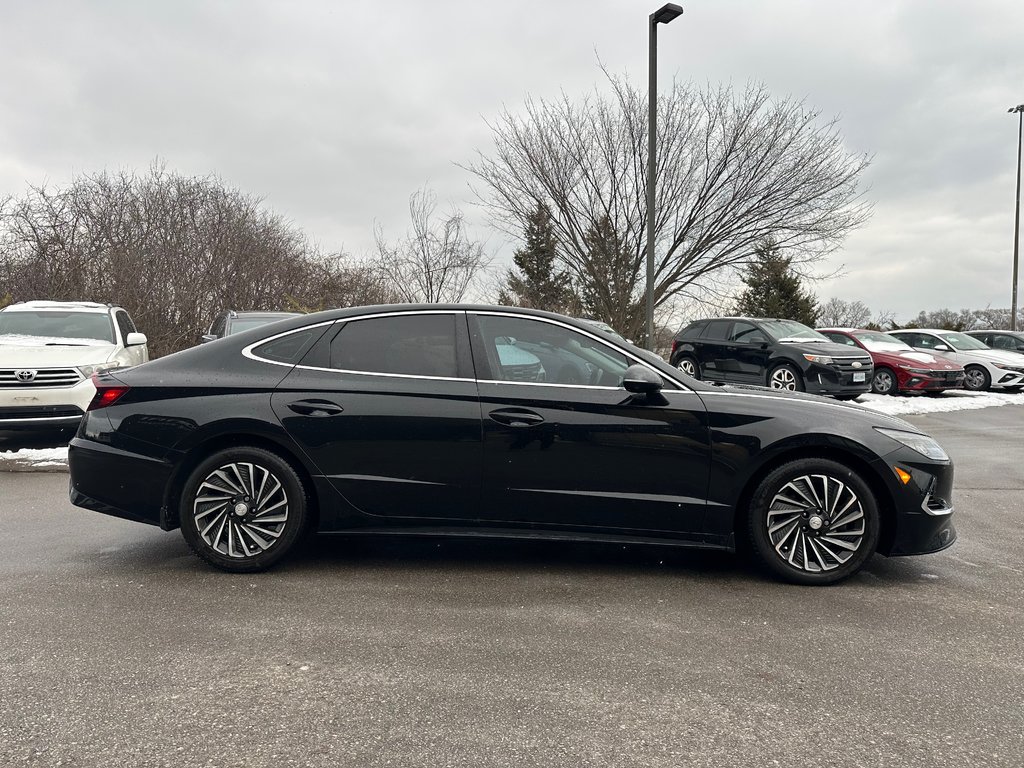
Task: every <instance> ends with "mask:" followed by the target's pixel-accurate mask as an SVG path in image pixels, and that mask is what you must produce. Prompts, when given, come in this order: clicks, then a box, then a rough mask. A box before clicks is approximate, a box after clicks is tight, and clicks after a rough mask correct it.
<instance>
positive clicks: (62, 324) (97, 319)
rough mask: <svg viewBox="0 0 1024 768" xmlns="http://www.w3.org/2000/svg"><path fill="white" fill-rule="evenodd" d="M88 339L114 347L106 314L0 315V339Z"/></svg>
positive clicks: (13, 313) (43, 313)
mask: <svg viewBox="0 0 1024 768" xmlns="http://www.w3.org/2000/svg"><path fill="white" fill-rule="evenodd" d="M6 335H11V336H37V337H41V338H48V339H89V340H93V341H99V342H103V343H106V344H113V343H114V326H113V324H112V323H111V322H110V315H108V314H107V313H106V312H103V313H100V312H59V311H54V310H42V311H39V312H0V336H6Z"/></svg>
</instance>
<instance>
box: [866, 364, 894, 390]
mask: <svg viewBox="0 0 1024 768" xmlns="http://www.w3.org/2000/svg"><path fill="white" fill-rule="evenodd" d="M871 391H872V392H874V393H875V394H876V395H896V394H899V382H898V380H897V379H896V372H895V371H894V370H893V369H892V368H886V367H885V366H884V365H883V366H880V367H878V368H875V375H874V376H872V377H871Z"/></svg>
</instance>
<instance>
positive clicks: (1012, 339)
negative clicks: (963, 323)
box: [967, 331, 1024, 352]
mask: <svg viewBox="0 0 1024 768" xmlns="http://www.w3.org/2000/svg"><path fill="white" fill-rule="evenodd" d="M967 335H968V336H973V337H974V338H976V339H977V340H978V341H980V342H981V343H982V344H988V345H989V346H990V347H992V349H1005V350H1007V351H1008V352H1024V333H1022V332H1021V331H967Z"/></svg>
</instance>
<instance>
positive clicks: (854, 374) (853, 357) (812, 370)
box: [670, 317, 874, 400]
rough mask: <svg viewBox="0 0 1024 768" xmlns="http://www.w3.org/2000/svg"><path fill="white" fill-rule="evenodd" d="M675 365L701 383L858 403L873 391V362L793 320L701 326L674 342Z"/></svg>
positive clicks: (723, 320)
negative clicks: (750, 386) (749, 386)
mask: <svg viewBox="0 0 1024 768" xmlns="http://www.w3.org/2000/svg"><path fill="white" fill-rule="evenodd" d="M670 359H671V361H672V364H673V365H674V366H676V367H677V368H679V370H681V371H683V372H684V373H688V374H690V375H691V376H694V377H696V378H703V379H707V380H708V381H717V382H721V383H727V384H729V383H731V384H758V385H761V386H767V387H770V388H772V389H788V390H790V391H799V392H803V391H807V392H813V393H814V394H816V395H831V396H832V397H835V398H836V399H838V400H853V399H855V398H856V397H858V396H860V395H863V394H865V393H866V392H868V390H869V389H870V388H871V377H872V374H873V371H874V368H873V365H872V362H871V356H870V355H869V354H868V353H867V352H865V351H863V350H859V349H851V348H850V347H848V346H844V345H841V344H836V343H835V342H833V341H830V340H829V339H827V338H826V337H824V336H822V335H821V334H820V333H818V332H817V331H815V330H813V329H811V328H808V327H807V326H806V325H803V324H802V323H798V322H796V321H794V320H774V319H762V318H751V317H720V318H715V319H711V320H697V321H695V322H693V323H690V324H689V325H686V326H684V327H683V328H682V329H680V331H679V333H677V334H676V335H675V338H674V339H673V340H672V355H671V358H670Z"/></svg>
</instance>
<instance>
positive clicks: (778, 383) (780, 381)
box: [768, 363, 804, 392]
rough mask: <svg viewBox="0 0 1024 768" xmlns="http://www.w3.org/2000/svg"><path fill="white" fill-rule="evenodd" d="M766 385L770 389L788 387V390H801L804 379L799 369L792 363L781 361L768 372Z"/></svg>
mask: <svg viewBox="0 0 1024 768" xmlns="http://www.w3.org/2000/svg"><path fill="white" fill-rule="evenodd" d="M768 386H769V387H771V388H772V389H788V390H789V391H790V392H803V391H804V380H803V377H802V376H801V375H800V371H798V370H797V369H796V368H794V367H793V366H792V365H789V364H786V363H783V364H782V365H777V366H775V367H774V368H772V369H771V370H770V371H769V372H768Z"/></svg>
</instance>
